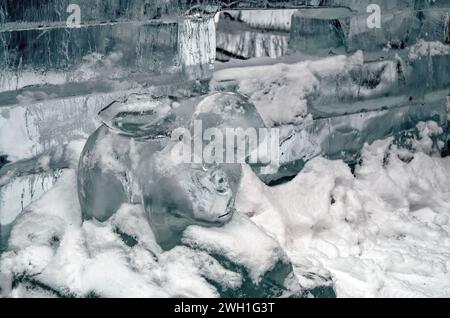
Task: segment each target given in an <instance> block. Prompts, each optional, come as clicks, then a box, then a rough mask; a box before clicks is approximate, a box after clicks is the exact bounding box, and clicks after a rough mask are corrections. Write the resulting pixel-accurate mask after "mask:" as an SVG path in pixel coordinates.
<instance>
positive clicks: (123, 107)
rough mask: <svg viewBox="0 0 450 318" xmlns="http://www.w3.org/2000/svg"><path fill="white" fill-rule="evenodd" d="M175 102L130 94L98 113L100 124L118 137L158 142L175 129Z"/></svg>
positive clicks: (168, 99)
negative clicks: (117, 134)
mask: <svg viewBox="0 0 450 318" xmlns="http://www.w3.org/2000/svg"><path fill="white" fill-rule="evenodd" d="M173 103H174V101H173V100H171V99H170V98H155V97H152V96H150V95H146V94H132V95H130V96H128V97H127V98H126V99H124V100H119V101H114V102H112V103H111V104H109V105H108V106H106V107H105V108H103V109H102V110H101V111H100V112H99V113H98V116H99V119H100V121H101V122H102V123H103V124H104V125H106V126H107V127H109V128H110V129H111V130H113V131H116V132H117V133H119V134H121V135H125V136H129V137H133V138H141V139H159V138H165V137H168V136H170V134H171V132H172V131H173V130H174V129H175V128H176V115H175V113H174V112H173Z"/></svg>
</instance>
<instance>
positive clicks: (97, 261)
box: [0, 122, 450, 297]
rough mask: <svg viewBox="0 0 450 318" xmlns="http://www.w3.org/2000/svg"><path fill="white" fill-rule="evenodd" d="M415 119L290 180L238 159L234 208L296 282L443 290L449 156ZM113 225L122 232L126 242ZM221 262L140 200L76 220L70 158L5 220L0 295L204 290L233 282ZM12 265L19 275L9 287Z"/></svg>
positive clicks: (354, 291)
mask: <svg viewBox="0 0 450 318" xmlns="http://www.w3.org/2000/svg"><path fill="white" fill-rule="evenodd" d="M419 129H420V131H421V134H420V137H419V138H413V139H411V148H412V149H413V150H406V149H402V148H399V147H397V146H396V145H394V143H393V141H392V139H386V140H381V141H377V142H375V143H373V144H372V145H366V146H365V147H364V150H363V153H362V161H361V163H360V164H359V165H358V166H357V167H356V169H355V171H354V174H352V172H351V170H350V168H349V167H348V166H347V165H346V164H344V163H343V162H342V161H330V160H327V159H324V158H321V157H320V158H316V159H314V160H312V161H310V162H309V163H308V164H307V165H306V167H305V168H304V169H303V171H302V172H300V174H299V175H298V176H297V177H296V178H295V179H293V180H292V181H290V182H288V183H286V184H283V185H280V186H276V187H268V186H266V185H264V184H263V183H262V182H261V181H260V180H259V179H258V178H257V177H256V176H255V175H254V174H253V173H252V172H251V170H250V169H248V168H245V173H244V178H243V181H242V185H241V189H240V192H239V196H238V202H237V207H238V211H239V214H238V215H236V216H235V218H237V220H239V219H240V218H242V216H240V215H241V214H247V215H248V216H250V217H251V220H252V221H253V222H254V223H256V224H257V225H258V226H259V227H261V228H262V229H263V230H264V231H265V232H266V233H268V234H269V235H270V236H272V237H273V238H275V239H276V240H277V241H278V242H279V243H280V244H281V246H282V247H283V248H284V250H285V251H286V253H287V255H288V256H289V257H290V259H291V261H292V263H293V265H294V269H295V272H296V274H297V276H298V278H299V280H300V282H301V284H302V285H303V286H304V287H314V285H315V284H317V279H315V278H314V277H311V276H309V277H308V273H312V274H311V275H316V276H317V277H327V276H331V277H332V279H333V283H334V288H335V290H336V292H337V296H338V297H372V296H373V297H382V296H386V297H398V296H414V297H430V296H438V297H441V296H449V295H450V273H449V267H450V222H449V217H450V158H448V157H447V158H441V157H440V156H438V155H437V153H438V152H437V150H438V149H437V148H436V145H435V146H434V147H433V143H432V141H431V138H430V137H431V136H432V135H434V134H436V133H439V132H440V128H439V127H437V126H436V124H435V123H433V122H427V123H421V124H420V125H419ZM441 146H442V145H441ZM249 226H250V227H249ZM251 227H252V226H251V225H250V224H249V225H247V226H246V227H245V228H246V229H247V230H248V231H251ZM230 231H231V232H230ZM191 232H192V230H191ZM194 232H195V231H194ZM197 232H198V231H197ZM120 233H131V234H132V235H133V237H134V240H135V241H136V242H135V244H134V245H133V244H131V245H127V244H125V243H124V240H122V239H121V236H120ZM208 233H209V234H208ZM222 233H228V234H226V235H228V236H230V237H231V239H232V240H233V239H234V240H235V241H234V242H239V244H235V243H233V241H232V242H231V244H230V242H228V243H227V244H228V245H227V249H228V251H229V252H230V253H231V254H233V251H234V250H233V249H237V248H242V246H244V248H245V246H249V247H250V250H251V249H252V248H253V247H254V244H255V238H254V237H252V236H249V235H246V234H245V233H241V234H242V235H236V232H233V226H232V225H231V226H229V227H227V228H225V229H224V230H223V231H222ZM230 233H231V234H230ZM197 235H200V236H201V235H205V237H204V238H205V240H206V241H208V242H209V243H208V244H214V241H211V240H210V239H208V237H214V232H208V231H203V232H202V231H200V232H199V233H197ZM208 235H209V236H208ZM211 235H213V236H211ZM257 241H258V242H260V243H261V244H262V243H263V240H261V239H257ZM217 244H220V243H219V242H217ZM252 246H253V247H252ZM230 249H231V250H230ZM263 250H264V249H263ZM246 253H248V252H246ZM250 254H251V253H250ZM252 255H258V254H252ZM249 262H251V264H252V266H254V268H255V270H256V271H257V270H258V268H259V267H264V266H266V265H267V264H260V263H258V257H257V256H252V257H251V258H249ZM205 264H208V265H207V266H205ZM219 269H221V268H220V265H219V264H218V263H217V262H214V261H213V260H212V259H211V258H210V257H209V256H208V255H207V254H205V253H203V252H194V251H193V250H191V249H189V248H186V247H181V246H180V247H177V248H175V249H173V250H171V251H168V252H162V251H161V250H160V248H159V247H158V246H157V244H156V243H155V241H154V237H153V235H152V232H151V229H150V227H149V225H148V223H147V221H146V220H145V216H144V214H143V211H142V209H141V208H140V207H138V206H132V205H124V206H122V208H121V209H120V210H119V211H118V212H117V214H116V215H115V216H114V217H113V218H112V219H110V220H108V221H107V222H105V223H103V224H101V223H96V222H92V221H87V222H84V223H83V222H82V219H81V213H80V207H79V203H78V199H77V189H76V170H75V167H72V168H70V169H66V170H65V171H64V172H63V173H62V175H61V176H60V178H59V179H58V181H57V182H56V184H55V186H54V187H53V188H52V189H51V190H50V191H49V192H47V193H46V194H45V195H44V196H42V198H41V199H39V200H38V201H36V202H34V203H32V204H31V205H30V206H29V207H28V208H27V209H26V212H25V213H24V214H22V216H21V217H20V218H19V220H18V221H17V223H16V224H15V226H14V227H13V230H12V234H11V238H10V241H9V250H8V251H7V252H5V253H3V254H2V255H1V261H0V284H1V286H2V293H3V296H12V297H21V296H25V295H26V296H58V293H60V294H61V295H74V296H88V295H102V296H110V297H133V296H135V297H148V296H155V297H167V296H186V297H194V296H205V297H214V296H217V293H216V291H215V290H214V288H213V287H211V285H210V284H208V283H207V281H206V280H205V278H204V277H211V276H213V277H215V279H219V280H220V281H222V282H223V283H224V284H229V285H230V286H233V284H239V277H236V274H235V273H234V272H230V271H223V268H222V269H221V270H219ZM12 273H14V275H15V277H25V278H26V279H23V280H22V282H21V283H19V284H17V285H16V286H15V287H14V289H11V285H10V283H11V277H12ZM218 273H220V275H222V276H220V277H217V275H218ZM306 277H308V278H306ZM47 287H50V288H51V290H53V291H50V290H49V289H46V288H47ZM54 291H57V292H58V293H56V294H55V292H54Z"/></svg>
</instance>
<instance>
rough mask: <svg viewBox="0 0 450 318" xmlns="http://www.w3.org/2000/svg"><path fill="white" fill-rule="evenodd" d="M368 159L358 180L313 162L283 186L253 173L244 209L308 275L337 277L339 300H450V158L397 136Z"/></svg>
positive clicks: (337, 164) (335, 165)
mask: <svg viewBox="0 0 450 318" xmlns="http://www.w3.org/2000/svg"><path fill="white" fill-rule="evenodd" d="M421 126H423V124H421ZM362 158H363V161H362V164H361V165H359V166H357V167H356V171H355V175H352V173H351V171H350V169H349V167H348V166H346V165H345V164H344V163H343V162H341V161H329V160H325V159H323V158H316V159H313V160H312V161H310V162H309V163H308V164H307V165H306V167H305V168H304V170H303V171H302V172H300V174H299V175H298V176H297V177H296V178H295V179H294V180H292V181H291V182H289V183H287V184H284V185H281V186H278V187H274V188H269V187H267V186H265V185H263V184H262V183H261V182H260V181H259V180H258V179H257V178H255V177H254V176H253V175H252V174H251V172H249V170H247V171H246V174H245V181H244V184H243V187H242V192H241V193H240V197H239V198H238V209H240V210H241V211H248V212H250V213H251V214H253V215H254V217H253V218H252V220H253V221H255V222H256V223H257V224H258V225H260V226H262V227H263V228H264V229H265V230H266V231H267V232H269V233H271V234H272V235H274V236H275V237H277V239H278V240H279V242H280V243H281V244H282V246H283V248H284V249H285V251H286V252H287V254H288V256H289V257H290V259H291V260H292V262H293V264H294V265H295V266H297V270H298V271H301V270H302V269H303V268H321V269H322V271H329V273H330V274H331V276H332V277H333V280H334V283H335V289H336V292H337V296H338V297H408V296H410V297H444V296H447V297H448V295H449V294H450V274H449V273H448V266H449V265H450V253H449V247H450V237H449V230H450V227H449V224H448V218H449V212H450V196H449V194H450V183H449V182H448V180H450V158H440V157H434V156H430V155H428V154H426V153H424V152H422V151H418V152H410V151H407V150H405V149H399V148H397V146H395V145H394V144H393V143H392V140H391V139H387V140H382V141H377V142H374V143H373V144H372V145H370V146H369V145H366V146H365V148H364V150H363V154H362ZM409 160H411V161H410V162H409ZM408 162H409V163H408ZM247 198H255V199H250V200H248V199H247ZM256 198H257V199H256ZM319 272H320V271H319Z"/></svg>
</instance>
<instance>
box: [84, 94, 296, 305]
mask: <svg viewBox="0 0 450 318" xmlns="http://www.w3.org/2000/svg"><path fill="white" fill-rule="evenodd" d="M100 117H101V118H102V120H103V125H102V126H101V127H100V128H99V129H97V131H96V132H95V133H94V134H93V135H92V136H91V137H90V138H89V139H88V141H87V143H86V146H85V148H84V150H83V153H82V155H81V159H80V163H79V171H78V194H79V200H80V204H81V209H82V214H83V218H84V219H96V220H98V221H106V220H107V219H109V218H110V217H111V216H112V215H113V214H114V213H115V212H116V211H117V210H118V209H119V208H120V207H121V206H122V204H123V203H133V204H136V203H137V204H143V206H144V209H145V213H146V216H147V219H148V221H149V224H150V226H151V229H152V231H153V233H154V235H155V239H156V241H157V243H158V244H159V245H160V246H161V247H162V248H163V249H164V250H170V249H172V248H174V247H175V246H177V245H187V246H189V247H190V248H193V249H199V250H204V251H206V252H209V253H211V255H212V256H213V257H214V258H216V259H217V260H218V261H219V263H221V264H223V266H224V267H225V268H228V269H231V270H233V271H236V272H238V273H240V274H242V275H244V278H245V279H244V282H243V284H244V285H243V286H242V287H241V288H239V290H235V291H226V290H223V291H222V294H224V295H227V294H228V295H232V294H233V295H234V294H235V293H237V294H239V295H241V296H247V297H248V296H258V295H259V296H281V295H284V294H285V292H286V293H289V295H292V294H297V293H298V295H300V294H299V290H300V289H299V286H298V283H297V282H296V280H295V278H294V276H293V272H292V265H291V264H290V262H289V260H288V259H287V257H286V256H285V254H284V253H283V252H282V250H281V248H280V247H279V245H278V243H276V242H275V241H273V239H271V238H269V237H268V236H267V235H266V234H264V233H263V232H261V230H260V229H259V228H258V227H257V226H255V225H254V224H253V223H252V222H251V221H250V220H247V219H245V218H243V216H239V215H235V216H233V215H234V212H235V208H234V204H235V197H236V193H237V190H238V187H239V183H240V179H241V174H242V170H241V169H242V167H241V165H240V164H239V163H211V164H205V163H203V162H197V161H196V159H198V158H196V157H195V155H194V156H193V157H192V159H193V160H192V162H187V161H178V160H174V157H173V155H174V153H176V151H175V152H174V149H176V147H177V146H179V145H180V140H179V139H174V138H173V135H172V134H171V133H172V132H173V131H176V130H178V129H185V130H186V131H190V132H192V133H193V134H194V135H193V136H194V139H193V144H194V145H193V150H194V151H193V152H194V153H195V150H196V149H197V148H198V147H201V146H207V145H208V144H209V143H210V142H211V141H212V140H209V141H205V138H202V136H203V133H204V132H205V131H206V129H208V128H216V129H219V130H221V131H224V132H225V130H226V129H228V128H238V127H239V128H243V129H247V128H262V127H264V123H263V121H262V119H261V118H260V116H259V115H258V113H257V111H256V109H255V107H254V105H253V104H251V103H250V102H249V101H248V99H247V98H246V97H244V96H242V95H238V94H233V93H215V94H212V95H208V96H206V97H200V98H193V99H185V100H178V99H173V98H159V99H156V98H152V97H150V96H149V95H132V96H130V97H129V98H128V99H127V100H126V101H125V102H114V103H112V104H111V105H109V106H108V107H106V108H105V109H103V110H102V111H101V112H100ZM198 121H201V123H202V130H201V131H200V133H201V134H202V136H197V135H196V134H198V133H199V131H196V130H195V123H196V122H198ZM180 136H181V135H180ZM197 137H200V138H202V139H200V140H201V142H200V145H199V144H198V142H197V141H198V139H196V138H197ZM183 138H185V135H183ZM190 141H191V140H189V144H191V143H190ZM182 142H186V141H185V140H184V141H183V140H182ZM236 144H237V143H236ZM236 144H235V146H236ZM251 150H252V149H249V152H251ZM235 218H237V219H235ZM232 219H233V220H234V222H233V223H232V225H230V226H228V225H227V227H224V228H223V229H222V230H217V231H216V230H214V229H215V228H222V226H223V225H225V224H227V223H229V222H230V220H232ZM252 224H253V225H252ZM239 228H241V230H239ZM249 228H250V229H251V230H252V232H253V235H256V236H258V237H264V238H265V239H266V240H269V241H271V243H270V244H269V245H270V246H269V247H270V249H274V250H273V252H269V253H268V254H267V255H266V254H264V255H262V258H261V259H258V262H263V263H268V264H269V265H268V266H267V268H266V267H265V268H264V270H263V271H262V272H260V273H258V277H252V276H251V273H252V271H254V270H255V269H253V268H251V267H252V266H251V264H249V263H245V262H244V263H242V264H241V263H240V262H241V261H242V259H243V258H245V257H244V256H243V255H241V257H240V258H239V257H235V256H236V255H234V254H233V253H236V251H237V250H239V249H238V248H236V247H233V246H235V245H236V242H239V241H240V240H242V242H241V243H242V244H243V245H242V246H248V242H244V241H243V240H245V238H244V235H250V234H251V233H249ZM187 229H189V230H187ZM202 229H204V230H202ZM206 229H212V232H211V231H208V230H206ZM227 229H232V234H230V233H228V232H229V231H228V230H227ZM240 231H242V233H240ZM259 232H261V233H259ZM239 233H240V234H242V235H243V236H242V237H239ZM207 235H212V237H213V238H214V240H216V241H210V240H208V239H207ZM272 241H273V242H272ZM221 244H222V245H223V244H224V246H222V245H221ZM238 245H241V244H238ZM274 246H275V247H274ZM244 250H245V249H244ZM248 252H249V251H248V250H247V251H246V253H248ZM250 254H251V253H250ZM249 259H250V260H252V259H255V257H253V258H252V257H250V256H249ZM246 275H247V276H246ZM248 275H250V276H248ZM219 287H220V286H218V288H219ZM222 287H223V286H222ZM219 290H220V288H219ZM237 294H236V295H237Z"/></svg>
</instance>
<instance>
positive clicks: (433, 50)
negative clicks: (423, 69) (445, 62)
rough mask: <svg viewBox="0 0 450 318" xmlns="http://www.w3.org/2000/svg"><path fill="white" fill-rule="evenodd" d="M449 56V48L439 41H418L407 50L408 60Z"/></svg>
mask: <svg viewBox="0 0 450 318" xmlns="http://www.w3.org/2000/svg"><path fill="white" fill-rule="evenodd" d="M447 54H450V46H449V45H445V44H444V43H442V42H439V41H425V40H423V39H420V40H419V41H417V43H416V44H415V45H413V46H411V47H410V48H409V58H410V59H411V60H416V59H419V58H421V57H424V56H425V57H428V56H435V55H447Z"/></svg>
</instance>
